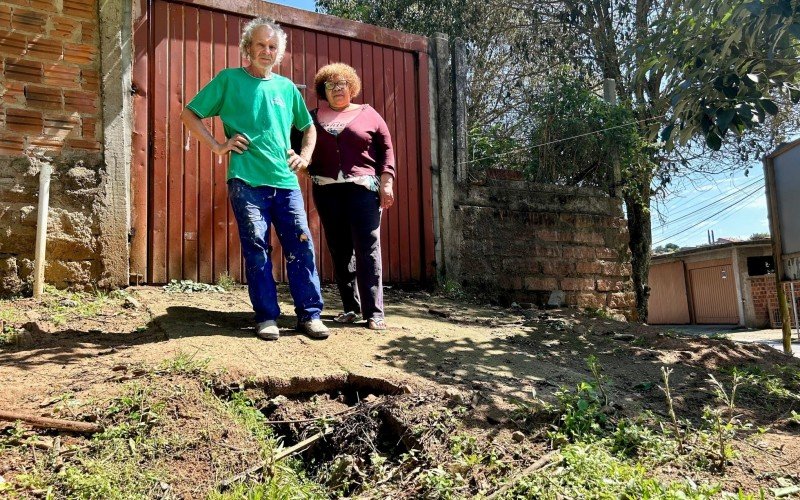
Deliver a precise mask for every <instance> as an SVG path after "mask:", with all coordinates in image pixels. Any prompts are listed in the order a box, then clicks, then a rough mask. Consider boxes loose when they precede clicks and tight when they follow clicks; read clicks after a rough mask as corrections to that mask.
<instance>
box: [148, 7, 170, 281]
mask: <svg viewBox="0 0 800 500" xmlns="http://www.w3.org/2000/svg"><path fill="white" fill-rule="evenodd" d="M167 7H168V4H166V3H157V4H156V6H155V15H154V16H153V31H154V37H155V40H156V41H157V42H156V45H155V49H154V50H155V67H154V73H155V74H154V89H153V92H152V94H151V98H152V99H153V107H152V111H153V121H152V123H153V159H152V162H153V168H152V175H151V176H150V179H151V193H152V210H151V219H150V231H151V234H150V248H151V250H150V259H149V261H150V262H149V267H150V277H149V279H148V281H149V282H151V283H153V282H155V283H164V282H166V281H167V232H166V226H167V182H166V179H167V149H166V148H167V145H166V139H167V130H166V125H167V120H166V116H165V114H164V113H165V110H166V109H167V98H168V97H169V91H168V85H169V78H168V73H167V64H168V63H169V56H168V49H169V37H168V36H167V23H168V22H169V11H168V8H167Z"/></svg>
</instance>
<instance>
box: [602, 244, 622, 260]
mask: <svg viewBox="0 0 800 500" xmlns="http://www.w3.org/2000/svg"><path fill="white" fill-rule="evenodd" d="M617 257H619V252H617V251H616V250H614V249H613V248H605V247H600V248H598V249H597V258H598V259H616V258H617Z"/></svg>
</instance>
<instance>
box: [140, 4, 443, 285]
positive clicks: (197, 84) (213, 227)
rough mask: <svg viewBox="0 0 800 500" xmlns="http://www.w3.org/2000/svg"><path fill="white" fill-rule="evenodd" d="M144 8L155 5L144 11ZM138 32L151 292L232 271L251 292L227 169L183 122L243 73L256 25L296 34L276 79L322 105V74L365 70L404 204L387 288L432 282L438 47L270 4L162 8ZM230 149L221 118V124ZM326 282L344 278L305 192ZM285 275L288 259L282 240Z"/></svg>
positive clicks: (394, 232) (143, 251) (389, 239)
mask: <svg viewBox="0 0 800 500" xmlns="http://www.w3.org/2000/svg"><path fill="white" fill-rule="evenodd" d="M142 3H143V4H144V2H142ZM138 15H139V18H138V19H137V21H136V23H135V26H134V29H135V31H134V45H135V47H134V49H135V60H134V72H133V73H134V75H133V80H134V88H133V90H134V92H135V97H134V136H133V150H134V154H133V157H134V162H133V165H132V168H131V176H132V179H131V184H132V208H133V220H132V227H133V235H132V241H131V272H132V273H133V274H138V275H141V278H142V279H143V280H144V281H146V282H148V283H164V282H167V281H169V280H170V279H192V280H197V281H202V282H213V281H214V280H215V279H216V278H217V277H218V276H219V274H220V273H223V272H227V273H229V274H230V275H231V276H232V277H233V278H234V279H237V280H240V281H243V280H244V276H243V262H242V258H241V252H240V247H239V239H238V235H237V232H236V222H235V220H234V218H233V214H232V212H231V209H230V205H229V203H228V201H227V186H226V184H225V172H226V166H227V165H226V164H225V163H219V162H218V160H217V158H216V157H214V156H213V155H212V153H211V151H210V150H209V149H208V148H206V147H201V146H199V143H198V142H197V140H196V139H194V138H191V139H190V140H189V142H188V144H189V148H188V149H187V148H186V147H185V146H186V145H187V137H186V132H185V130H184V128H183V126H182V123H181V121H180V118H179V115H180V112H181V110H182V109H183V107H184V105H185V103H187V102H188V101H189V100H191V98H192V97H193V96H194V95H195V94H196V93H197V90H198V89H199V88H201V87H202V86H203V85H205V84H206V83H207V82H208V81H209V80H210V79H211V78H212V77H213V76H214V75H216V74H217V73H218V72H219V71H220V70H221V69H223V68H226V67H235V66H240V65H241V64H242V61H241V58H240V55H239V50H238V44H239V36H240V33H241V27H242V25H243V24H244V23H246V22H247V21H248V20H249V19H250V18H252V17H254V16H256V15H265V16H268V17H272V18H274V19H276V20H277V21H278V22H279V23H280V24H281V25H282V26H283V28H284V29H285V30H286V32H287V35H288V40H287V46H286V55H285V56H284V59H283V62H282V63H281V65H280V68H276V72H277V73H279V74H281V75H283V76H286V77H288V78H290V79H292V80H293V81H294V82H295V83H297V84H299V85H306V86H307V88H306V89H305V90H303V95H304V97H305V100H306V103H307V105H308V107H309V109H313V108H314V107H316V106H317V99H316V95H315V93H314V90H313V77H314V74H315V72H316V70H317V69H318V68H319V67H321V66H322V65H324V64H327V63H329V62H336V61H341V62H345V63H347V64H350V65H351V66H353V67H354V68H355V69H356V71H357V72H358V74H359V75H360V76H361V79H362V83H363V86H362V88H363V90H362V94H361V95H360V96H359V97H358V98H357V99H355V101H356V102H363V103H369V104H370V105H372V106H373V107H374V108H375V109H376V110H377V111H378V113H380V114H381V116H383V117H384V119H385V120H386V122H387V124H388V126H389V130H390V132H391V134H392V138H393V140H394V142H395V148H396V149H395V151H396V155H397V165H398V178H397V180H396V182H395V190H396V200H397V201H396V204H395V206H394V207H392V208H391V209H390V210H388V212H387V214H386V215H384V219H383V225H382V233H381V241H382V247H383V268H384V280H385V281H387V282H425V281H427V280H428V279H430V278H431V277H432V268H433V260H434V256H433V225H432V191H431V169H430V162H431V160H430V158H431V154H430V147H431V146H430V131H429V110H428V56H427V39H426V38H424V37H419V36H415V35H408V34H405V33H399V32H395V31H391V30H384V29H380V28H376V27H372V26H367V25H363V24H361V23H355V22H351V21H346V20H342V19H338V18H333V17H330V16H322V15H319V14H315V13H311V12H305V11H300V10H298V9H294V8H291V7H284V6H278V5H273V4H266V3H263V2H261V1H260V0H242V1H233V0H196V1H187V2H177V1H165V0H151V2H149V5H148V6H147V8H146V9H145V8H144V7H143V10H142V12H140V13H138ZM208 123H212V124H213V130H214V134H215V135H216V136H217V138H218V139H222V137H223V136H222V125H221V123H220V121H219V119H218V118H215V119H213V120H209V121H208ZM301 186H302V189H303V193H304V196H305V200H306V209H307V212H308V216H309V225H310V227H311V231H312V234H313V238H314V243H315V246H316V250H317V256H318V264H319V271H320V274H321V276H322V278H323V280H328V281H329V280H331V279H332V278H333V269H332V266H331V263H330V257H329V254H328V250H327V245H326V244H325V240H324V236H323V233H322V230H321V226H320V223H319V218H318V216H317V213H316V208H315V207H314V204H313V201H312V200H311V196H310V195H309V188H310V182H309V181H308V180H307V179H306V180H304V181H301ZM273 245H274V247H275V251H274V252H273V263H274V264H275V276H276V278H277V279H284V277H285V270H284V267H283V255H282V252H281V250H280V245H278V243H277V238H276V237H275V235H274V232H273Z"/></svg>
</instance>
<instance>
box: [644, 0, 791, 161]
mask: <svg viewBox="0 0 800 500" xmlns="http://www.w3.org/2000/svg"><path fill="white" fill-rule="evenodd" d="M670 14H671V15H670V16H669V17H667V18H665V19H663V20H662V21H661V23H660V25H659V26H658V30H657V31H656V32H657V33H658V35H654V36H653V38H651V39H650V40H649V41H650V42H651V43H652V44H653V46H655V47H656V53H657V54H658V55H657V56H656V57H653V58H652V59H650V60H649V61H648V63H647V64H646V65H645V66H644V67H642V68H641V69H640V71H647V70H649V69H650V68H653V67H655V66H656V65H658V66H661V65H665V66H666V70H667V71H668V72H669V73H670V74H672V75H674V76H675V78H674V81H675V85H674V86H672V87H671V88H669V91H668V96H669V98H670V107H671V118H670V123H669V125H667V126H666V128H664V129H663V131H662V132H661V139H662V141H664V142H665V143H666V144H667V147H668V148H670V147H672V145H673V144H674V143H680V144H686V142H687V141H688V140H689V139H691V138H692V137H694V136H697V135H700V136H702V137H704V138H705V141H706V144H707V145H708V146H709V147H710V148H712V149H715V150H718V149H720V148H721V146H722V143H723V140H724V138H725V136H726V134H727V133H728V132H732V133H733V134H735V135H737V136H741V135H742V134H743V133H744V132H745V131H747V130H750V129H753V128H756V127H759V126H762V125H763V124H764V123H765V121H766V118H767V116H771V115H776V114H778V112H779V103H778V101H777V98H778V97H779V95H780V94H783V96H784V98H785V99H786V100H787V101H791V102H792V103H794V104H797V103H798V102H800V80H798V76H797V75H798V70H800V59H798V57H800V51H799V50H798V47H800V44H799V43H798V41H800V21H798V19H800V1H798V0H738V1H736V2H733V3H725V2H716V1H712V0H698V1H695V2H690V3H689V4H683V3H682V4H680V5H678V4H676V5H675V8H673V9H672V11H671V12H670ZM664 33H667V34H669V35H667V36H665V35H664Z"/></svg>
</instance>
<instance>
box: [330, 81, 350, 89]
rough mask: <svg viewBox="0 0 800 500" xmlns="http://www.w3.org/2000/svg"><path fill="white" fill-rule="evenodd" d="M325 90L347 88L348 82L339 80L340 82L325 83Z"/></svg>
mask: <svg viewBox="0 0 800 500" xmlns="http://www.w3.org/2000/svg"><path fill="white" fill-rule="evenodd" d="M325 88H326V89H328V90H339V89H344V88H347V80H339V81H338V82H325Z"/></svg>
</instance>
